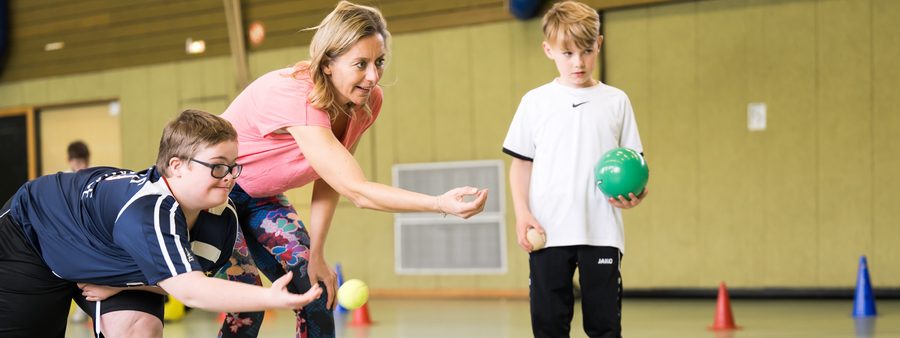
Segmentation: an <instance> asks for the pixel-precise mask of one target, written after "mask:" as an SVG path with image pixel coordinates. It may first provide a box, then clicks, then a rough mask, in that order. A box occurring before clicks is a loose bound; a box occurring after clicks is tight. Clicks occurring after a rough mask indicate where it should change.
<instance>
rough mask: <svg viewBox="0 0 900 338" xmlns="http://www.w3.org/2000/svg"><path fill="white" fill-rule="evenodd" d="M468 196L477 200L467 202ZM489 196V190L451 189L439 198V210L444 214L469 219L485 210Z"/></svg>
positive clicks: (472, 188)
mask: <svg viewBox="0 0 900 338" xmlns="http://www.w3.org/2000/svg"><path fill="white" fill-rule="evenodd" d="M466 196H474V197H475V198H474V199H472V200H471V201H466V198H465V197H466ZM487 196H488V190H487V189H481V190H479V189H478V188H474V187H460V188H455V189H451V190H450V191H448V192H445V193H444V194H443V195H440V196H437V209H438V211H439V212H441V213H444V214H450V215H454V216H458V217H461V218H469V217H472V216H474V215H476V214H478V213H480V212H481V211H483V210H484V203H485V202H487Z"/></svg>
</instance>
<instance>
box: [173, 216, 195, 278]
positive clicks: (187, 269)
mask: <svg viewBox="0 0 900 338" xmlns="http://www.w3.org/2000/svg"><path fill="white" fill-rule="evenodd" d="M176 210H178V201H175V203H172V209H169V230H170V231H171V232H172V236H175V247H176V248H178V255H179V256H181V264H184V271H185V272H190V271H191V263H188V259H187V255H185V254H184V248H183V247H182V246H181V236H178V232H177V231H175V211H176ZM172 276H173V277H174V276H175V275H172Z"/></svg>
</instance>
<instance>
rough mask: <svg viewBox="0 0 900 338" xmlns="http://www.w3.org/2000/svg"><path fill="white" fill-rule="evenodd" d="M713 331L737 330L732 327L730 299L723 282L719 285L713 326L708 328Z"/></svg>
mask: <svg viewBox="0 0 900 338" xmlns="http://www.w3.org/2000/svg"><path fill="white" fill-rule="evenodd" d="M709 329H710V330H713V331H721V330H737V329H740V327H738V326H737V325H734V315H732V314H731V299H730V298H729V297H728V289H727V288H726V287H725V282H722V283H719V299H718V300H717V301H716V314H715V316H714V317H713V325H712V326H710V327H709Z"/></svg>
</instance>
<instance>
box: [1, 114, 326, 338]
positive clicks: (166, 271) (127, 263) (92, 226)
mask: <svg viewBox="0 0 900 338" xmlns="http://www.w3.org/2000/svg"><path fill="white" fill-rule="evenodd" d="M236 158H237V133H236V132H235V131H234V128H232V127H231V124H230V123H229V122H228V121H226V120H224V119H222V118H220V117H217V116H214V115H212V114H209V113H206V112H202V111H196V110H187V111H185V112H183V113H181V115H180V116H178V117H177V118H176V119H175V120H173V121H171V122H170V123H169V124H168V125H167V126H166V128H165V129H164V130H163V135H162V138H161V140H160V145H159V154H158V157H157V162H156V165H155V166H152V167H150V168H149V169H147V170H144V171H141V172H134V171H130V170H123V169H116V168H109V167H96V168H89V169H84V170H81V171H78V172H76V173H58V174H54V175H48V176H43V177H40V178H38V179H35V180H33V181H30V182H28V183H26V184H25V185H23V186H22V187H21V188H20V189H19V191H18V192H16V194H15V195H14V196H13V197H12V199H10V200H9V201H8V202H7V203H6V205H4V206H3V208H2V209H0V336H2V337H63V336H64V335H65V329H66V314H67V312H68V309H69V301H70V299H73V298H74V299H75V301H76V303H78V304H79V306H80V307H82V308H83V309H85V310H86V311H87V312H88V313H89V314H91V316H92V317H94V319H95V321H94V322H95V326H94V328H95V331H96V332H97V334H98V336H99V334H100V332H103V334H104V335H107V336H110V337H161V336H162V317H163V311H162V309H163V303H164V299H163V296H162V294H165V293H169V294H171V295H172V296H174V297H175V298H177V299H179V300H181V301H182V302H184V303H185V304H186V305H187V306H191V307H195V308H202V309H207V310H211V311H263V310H266V309H278V308H281V309H296V308H299V307H302V306H304V305H306V304H308V303H309V302H311V301H312V300H314V299H316V298H317V297H318V296H319V294H320V293H321V289H319V288H318V287H314V288H312V289H311V290H309V291H308V292H307V293H305V294H303V295H298V294H291V293H290V292H288V291H287V290H286V288H285V286H286V284H287V283H288V282H289V281H290V278H291V276H290V273H288V274H287V275H285V276H284V278H281V279H279V280H276V281H275V282H274V283H273V284H272V288H270V289H266V288H262V287H258V286H252V285H247V284H242V283H236V282H230V281H224V280H220V279H215V278H208V277H207V273H214V272H215V271H216V270H217V269H218V268H220V267H221V266H223V265H224V264H225V263H226V262H227V261H228V260H229V258H230V255H231V251H232V247H233V246H234V244H235V242H238V243H240V242H243V241H244V239H243V236H241V233H240V230H239V227H238V223H237V215H236V213H235V207H234V204H233V203H232V202H231V201H230V200H229V199H228V193H229V192H230V191H231V188H232V187H233V186H234V179H235V178H237V177H238V176H240V174H241V165H240V164H237V163H234V161H235V159H236ZM217 206H224V208H223V207H217ZM98 317H99V318H98Z"/></svg>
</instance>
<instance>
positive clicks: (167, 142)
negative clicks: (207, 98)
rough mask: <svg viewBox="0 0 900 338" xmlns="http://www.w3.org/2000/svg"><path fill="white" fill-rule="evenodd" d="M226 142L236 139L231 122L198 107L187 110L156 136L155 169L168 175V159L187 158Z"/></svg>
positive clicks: (235, 140) (235, 132)
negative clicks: (197, 108) (157, 151)
mask: <svg viewBox="0 0 900 338" xmlns="http://www.w3.org/2000/svg"><path fill="white" fill-rule="evenodd" d="M226 141H234V142H237V131H235V130H234V127H232V126H231V122H228V120H225V119H223V118H221V117H218V116H216V115H213V114H210V113H207V112H205V111H201V110H195V109H188V110H185V111H183V112H181V114H180V115H178V117H176V118H175V119H174V120H172V121H170V122H169V123H168V124H167V125H166V128H165V129H163V134H162V137H161V138H160V139H159V153H158V154H157V156H156V169H157V170H159V172H160V173H161V174H162V175H164V176H168V174H167V169H168V168H169V160H170V159H171V158H173V157H177V158H180V159H182V160H185V161H187V160H189V159H190V158H191V157H194V155H197V153H198V152H199V151H200V150H202V149H203V148H205V147H209V146H213V145H216V144H219V143H222V142H226Z"/></svg>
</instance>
